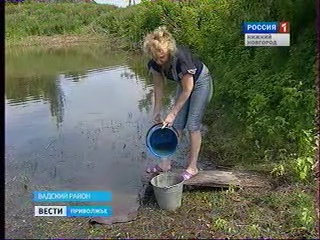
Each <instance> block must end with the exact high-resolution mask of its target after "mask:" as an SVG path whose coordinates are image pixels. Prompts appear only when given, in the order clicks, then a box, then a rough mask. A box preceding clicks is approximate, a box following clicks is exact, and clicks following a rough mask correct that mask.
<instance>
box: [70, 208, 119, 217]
mask: <svg viewBox="0 0 320 240" xmlns="http://www.w3.org/2000/svg"><path fill="white" fill-rule="evenodd" d="M112 215H113V210H112V207H111V206H68V207H67V217H112Z"/></svg>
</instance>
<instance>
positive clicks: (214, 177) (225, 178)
mask: <svg viewBox="0 0 320 240" xmlns="http://www.w3.org/2000/svg"><path fill="white" fill-rule="evenodd" d="M171 171H172V172H175V173H181V172H182V171H183V169H173V170H171ZM151 178H152V176H150V177H149V181H150V180H151ZM184 184H185V185H187V186H198V187H216V188H217V187H218V188H228V187H230V186H234V187H236V188H245V187H252V188H262V187H263V188H269V187H270V186H271V185H270V183H269V182H268V181H267V180H266V179H265V178H264V177H263V176H259V175H258V174H256V173H252V172H244V171H231V170H230V171H225V170H216V169H215V170H201V171H200V172H199V174H197V175H196V176H194V177H193V178H191V179H189V180H187V181H185V183H184Z"/></svg>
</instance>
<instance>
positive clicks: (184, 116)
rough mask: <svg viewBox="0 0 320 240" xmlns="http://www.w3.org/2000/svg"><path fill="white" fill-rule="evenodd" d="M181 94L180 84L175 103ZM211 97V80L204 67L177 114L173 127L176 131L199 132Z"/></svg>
mask: <svg viewBox="0 0 320 240" xmlns="http://www.w3.org/2000/svg"><path fill="white" fill-rule="evenodd" d="M181 92H182V86H181V84H179V85H178V87H177V91H176V96H175V101H177V99H178V97H179V96H180V93H181ZM212 95H213V79H212V77H211V75H210V72H209V70H208V68H207V67H206V66H205V65H204V66H203V69H202V72H201V74H200V76H199V78H198V80H197V81H196V83H195V86H194V89H193V91H192V93H191V95H190V97H189V99H188V100H187V101H186V102H185V104H184V105H183V107H182V108H181V110H180V111H179V113H178V114H177V116H176V118H175V121H174V123H173V126H174V127H175V128H176V129H177V130H184V129H185V128H186V129H187V130H188V131H191V132H193V131H199V130H200V129H201V122H202V118H203V115H204V112H205V109H206V107H207V105H208V103H209V102H210V100H211V98H212Z"/></svg>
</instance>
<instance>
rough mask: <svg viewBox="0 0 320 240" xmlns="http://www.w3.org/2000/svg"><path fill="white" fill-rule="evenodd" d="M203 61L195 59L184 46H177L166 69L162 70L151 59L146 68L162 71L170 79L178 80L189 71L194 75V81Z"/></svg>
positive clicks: (197, 76)
mask: <svg viewBox="0 0 320 240" xmlns="http://www.w3.org/2000/svg"><path fill="white" fill-rule="evenodd" d="M202 68H203V63H202V62H201V61H200V60H199V59H197V58H196V57H195V56H194V55H193V54H192V53H191V51H190V50H189V49H188V48H187V47H184V46H180V45H179V46H177V52H176V54H175V55H174V56H173V57H172V59H171V63H170V66H169V68H168V70H167V71H163V70H162V69H161V66H159V65H158V64H157V63H156V62H155V61H154V60H153V59H151V60H150V61H149V62H148V69H149V70H152V69H153V70H154V71H156V72H159V73H162V71H163V74H164V76H165V77H166V78H167V79H169V80H172V81H176V82H180V81H181V79H182V77H183V75H185V74H187V73H189V74H191V75H193V76H194V81H197V80H198V78H199V75H200V73H201V71H202Z"/></svg>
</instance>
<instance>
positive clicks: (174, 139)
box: [146, 123, 179, 158]
mask: <svg viewBox="0 0 320 240" xmlns="http://www.w3.org/2000/svg"><path fill="white" fill-rule="evenodd" d="M162 126H163V125H162V123H158V124H155V125H153V126H152V127H151V128H150V129H149V131H148V132H147V136H146V144H147V148H148V149H149V151H150V153H151V154H152V155H154V156H156V157H160V158H167V157H169V156H171V155H173V154H174V153H175V151H176V149H177V146H178V141H179V134H178V131H177V130H176V129H175V128H174V127H165V128H163V129H162Z"/></svg>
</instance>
